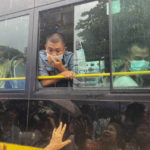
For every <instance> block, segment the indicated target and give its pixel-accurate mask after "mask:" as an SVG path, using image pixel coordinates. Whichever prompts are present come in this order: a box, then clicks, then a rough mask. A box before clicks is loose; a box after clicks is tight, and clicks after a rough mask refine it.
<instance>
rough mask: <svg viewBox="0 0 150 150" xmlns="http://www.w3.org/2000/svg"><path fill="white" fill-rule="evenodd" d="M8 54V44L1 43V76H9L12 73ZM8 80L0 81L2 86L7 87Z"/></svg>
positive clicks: (0, 86)
mask: <svg viewBox="0 0 150 150" xmlns="http://www.w3.org/2000/svg"><path fill="white" fill-rule="evenodd" d="M5 55H6V46H2V45H0V78H7V77H8V76H9V74H10V70H9V69H10V67H9V66H10V62H9V59H8V58H7V57H6V56H5ZM5 83H6V81H0V88H5Z"/></svg>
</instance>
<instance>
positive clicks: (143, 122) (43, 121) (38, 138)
mask: <svg viewBox="0 0 150 150" xmlns="http://www.w3.org/2000/svg"><path fill="white" fill-rule="evenodd" d="M29 106H30V107H29V108H30V109H29V112H30V113H29V128H28V130H27V132H29V133H30V134H33V135H34V138H33V139H32V140H31V138H32V136H31V137H29V139H28V141H25V142H28V143H26V145H30V146H35V147H41V148H43V147H45V146H46V145H47V144H48V143H49V141H50V139H51V136H52V131H53V129H54V128H56V127H58V125H59V123H60V121H62V122H63V123H66V124H67V128H66V132H65V134H64V140H66V139H71V140H72V142H71V144H69V145H67V146H66V147H65V148H64V149H65V150H74V149H79V150H80V149H86V150H106V149H107V150H112V148H113V149H115V150H116V149H120V150H123V149H126V150H130V149H136V150H137V149H142V148H143V147H144V146H147V147H149V144H150V142H149V140H150V119H149V117H150V115H149V112H150V107H149V106H150V104H149V103H137V102H134V103H128V102H88V103H87V102H84V103H83V102H80V101H76V102H73V101H69V100H60V101H56V100H55V101H51V100H44V101H43V100H41V101H34V100H32V101H30V103H29Z"/></svg>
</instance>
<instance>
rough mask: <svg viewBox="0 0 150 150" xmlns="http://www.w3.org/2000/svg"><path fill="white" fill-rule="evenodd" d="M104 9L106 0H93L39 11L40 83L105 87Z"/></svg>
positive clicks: (54, 85) (107, 65) (106, 40)
mask: <svg viewBox="0 0 150 150" xmlns="http://www.w3.org/2000/svg"><path fill="white" fill-rule="evenodd" d="M106 12H107V6H106V1H93V2H89V3H86V4H80V5H76V6H69V7H63V8H59V9H55V10H47V11H43V12H41V13H40V25H39V67H38V75H39V81H40V82H39V83H40V84H41V85H40V87H73V88H74V89H78V88H83V89H85V88H91V89H93V88H106V87H109V77H106V76H105V75H104V74H102V73H107V72H109V53H108V51H109V41H108V39H109V36H108V15H107V13H106ZM74 74H75V75H74ZM56 75H57V76H56ZM48 76H49V77H48ZM59 76H60V77H65V79H64V78H63V79H62V78H61V79H60V77H59ZM56 77H57V78H56ZM58 78H59V79H58Z"/></svg>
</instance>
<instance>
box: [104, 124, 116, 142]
mask: <svg viewBox="0 0 150 150" xmlns="http://www.w3.org/2000/svg"><path fill="white" fill-rule="evenodd" d="M102 139H103V142H109V143H114V142H116V139H117V130H116V128H115V127H114V126H113V125H111V124H110V125H108V127H107V128H106V129H105V130H104V132H103V135H102Z"/></svg>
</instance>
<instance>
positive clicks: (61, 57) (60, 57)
mask: <svg viewBox="0 0 150 150" xmlns="http://www.w3.org/2000/svg"><path fill="white" fill-rule="evenodd" d="M47 56H52V57H53V59H54V60H55V61H57V59H56V56H53V55H50V54H47ZM57 57H59V59H61V60H62V59H63V54H62V55H58V56H57Z"/></svg>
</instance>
